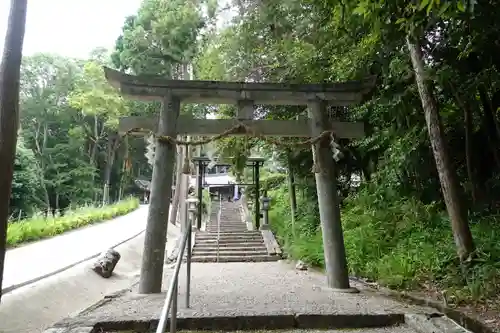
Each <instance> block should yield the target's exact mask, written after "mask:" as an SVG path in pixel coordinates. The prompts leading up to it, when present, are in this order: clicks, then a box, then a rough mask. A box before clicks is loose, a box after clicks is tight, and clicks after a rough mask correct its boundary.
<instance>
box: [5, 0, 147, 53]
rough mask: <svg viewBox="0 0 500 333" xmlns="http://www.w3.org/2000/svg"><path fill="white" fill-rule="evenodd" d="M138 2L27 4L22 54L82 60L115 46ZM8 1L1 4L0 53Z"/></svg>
mask: <svg viewBox="0 0 500 333" xmlns="http://www.w3.org/2000/svg"><path fill="white" fill-rule="evenodd" d="M140 3H141V0H28V17H27V21H26V35H25V38H24V47H23V54H24V55H30V54H33V53H36V52H50V53H57V54H60V55H63V56H68V57H78V58H85V57H86V56H87V55H88V54H89V53H90V51H92V50H93V49H95V48H96V47H100V46H104V47H107V48H111V47H113V46H114V43H115V40H116V38H117V37H118V36H119V35H120V32H121V28H122V25H123V22H124V19H125V17H126V16H128V15H132V14H135V13H136V12H137V9H138V8H139V5H140ZM9 6H10V0H0V50H3V41H4V37H5V31H6V28H7V18H8V14H9V13H8V12H9Z"/></svg>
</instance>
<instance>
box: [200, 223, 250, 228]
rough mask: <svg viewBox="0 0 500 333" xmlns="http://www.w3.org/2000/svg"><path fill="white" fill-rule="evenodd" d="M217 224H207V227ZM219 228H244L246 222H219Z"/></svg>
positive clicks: (214, 226)
mask: <svg viewBox="0 0 500 333" xmlns="http://www.w3.org/2000/svg"><path fill="white" fill-rule="evenodd" d="M218 227H219V226H218V225H217V224H207V228H218ZM220 227H221V228H246V227H247V225H246V223H238V224H221V225H220Z"/></svg>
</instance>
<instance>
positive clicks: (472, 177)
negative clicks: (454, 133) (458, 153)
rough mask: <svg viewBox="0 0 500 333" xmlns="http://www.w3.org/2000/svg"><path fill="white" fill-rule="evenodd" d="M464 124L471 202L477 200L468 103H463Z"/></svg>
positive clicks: (470, 112) (470, 114) (470, 115)
mask: <svg viewBox="0 0 500 333" xmlns="http://www.w3.org/2000/svg"><path fill="white" fill-rule="evenodd" d="M464 126H465V161H466V164H467V176H468V178H469V187H470V189H469V190H470V193H471V197H472V203H473V204H475V203H476V202H477V186H476V177H475V175H474V167H473V161H474V159H473V158H472V150H473V147H474V146H473V144H472V143H473V142H472V110H471V108H470V105H469V104H468V103H465V104H464Z"/></svg>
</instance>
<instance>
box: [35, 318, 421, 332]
mask: <svg viewBox="0 0 500 333" xmlns="http://www.w3.org/2000/svg"><path fill="white" fill-rule="evenodd" d="M404 323H405V315H404V314H337V315H319V314H302V313H297V314H281V315H277V314H275V315H273V314H268V315H250V316H238V317H233V316H207V317H181V318H178V319H177V329H178V330H212V331H215V330H217V331H221V330H222V331H239V330H262V329H268V330H278V329H294V328H295V329H296V328H298V329H343V328H345V329H347V328H375V327H390V326H396V325H400V324H404ZM167 325H169V323H168V322H167ZM157 326H158V319H152V320H120V321H102V322H98V323H91V322H79V323H78V324H73V325H72V324H71V323H67V324H64V323H60V324H56V325H55V326H53V327H52V328H49V329H48V330H46V331H45V332H44V333H73V332H74V333H76V332H78V333H94V332H103V331H117V330H118V331H120V330H132V331H136V332H151V331H154V330H155V329H156V328H157ZM426 333H427V332H426Z"/></svg>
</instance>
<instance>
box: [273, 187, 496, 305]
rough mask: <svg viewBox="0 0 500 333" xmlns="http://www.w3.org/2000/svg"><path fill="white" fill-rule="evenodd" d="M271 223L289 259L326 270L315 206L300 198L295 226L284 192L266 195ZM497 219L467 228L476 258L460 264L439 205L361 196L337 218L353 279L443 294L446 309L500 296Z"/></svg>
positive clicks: (352, 199) (348, 202) (475, 222)
mask: <svg viewBox="0 0 500 333" xmlns="http://www.w3.org/2000/svg"><path fill="white" fill-rule="evenodd" d="M271 196H272V197H273V205H272V208H271V211H270V224H271V227H272V229H273V231H274V232H275V233H276V236H277V238H278V241H279V242H280V243H281V245H282V246H283V248H284V250H285V251H286V252H287V253H288V254H289V255H290V256H291V257H293V258H296V259H302V260H304V261H307V262H309V263H310V264H312V265H315V266H319V267H323V265H324V258H323V246H322V235H321V228H320V227H319V216H318V213H317V209H316V207H317V203H316V202H311V201H310V200H308V198H298V217H297V219H296V222H295V225H294V226H292V223H291V215H290V205H289V201H288V193H287V190H286V188H285V187H284V186H283V187H282V188H280V189H277V190H275V191H273V192H272V193H271ZM496 220H497V217H496V216H492V217H488V218H481V219H476V220H473V221H471V228H472V232H473V235H474V239H475V242H476V244H477V247H478V251H477V259H476V260H475V261H474V262H473V263H471V264H469V265H467V266H465V265H460V263H459V262H458V260H457V259H456V258H457V255H456V253H455V245H454V241H453V237H452V233H451V227H450V222H449V220H448V218H447V216H446V214H445V213H444V212H442V211H441V210H440V209H439V208H438V207H437V206H436V205H424V204H422V203H420V202H418V201H416V200H412V199H401V198H384V200H380V197H379V196H376V195H374V194H371V193H370V192H368V191H367V190H364V191H363V190H362V191H361V192H359V193H358V194H356V195H353V196H351V197H349V198H348V199H347V200H346V202H345V206H344V208H343V211H342V223H343V229H344V240H345V246H346V252H347V257H348V263H349V270H350V274H352V275H355V276H358V277H364V278H368V279H370V280H373V281H377V282H379V283H380V284H382V285H385V286H388V287H391V288H395V289H410V290H426V291H435V290H446V291H447V294H448V295H449V296H450V299H448V301H449V302H450V303H456V304H458V303H460V302H464V301H465V302H467V303H468V302H477V301H484V300H486V299H487V298H491V297H494V296H496V295H497V294H498V292H499V291H500V284H499V283H498V282H500V262H499V261H498V254H499V253H500V243H498V235H499V234H500V224H499V223H498V221H496Z"/></svg>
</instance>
